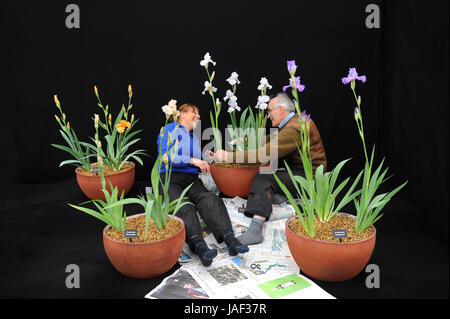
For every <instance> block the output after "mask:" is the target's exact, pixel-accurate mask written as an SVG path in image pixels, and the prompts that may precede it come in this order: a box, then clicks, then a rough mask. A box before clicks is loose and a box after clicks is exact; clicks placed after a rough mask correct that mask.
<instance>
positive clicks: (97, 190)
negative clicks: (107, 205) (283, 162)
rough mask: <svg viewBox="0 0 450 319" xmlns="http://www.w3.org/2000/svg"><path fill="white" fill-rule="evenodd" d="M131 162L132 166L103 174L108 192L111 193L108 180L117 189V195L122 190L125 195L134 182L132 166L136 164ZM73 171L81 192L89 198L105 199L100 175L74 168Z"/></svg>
mask: <svg viewBox="0 0 450 319" xmlns="http://www.w3.org/2000/svg"><path fill="white" fill-rule="evenodd" d="M129 163H131V164H132V167H130V168H128V169H126V170H123V171H120V172H118V173H116V174H111V175H105V186H106V189H107V190H108V192H110V193H111V188H110V186H109V182H111V183H112V184H113V186H116V187H117V188H118V189H119V197H120V195H121V194H122V191H123V192H124V195H126V194H127V193H128V192H129V191H130V189H131V187H133V184H134V172H135V171H134V168H135V167H136V164H134V163H133V162H129ZM75 173H76V175H77V181H78V185H79V186H80V188H81V190H82V191H83V193H84V194H85V195H86V196H87V197H89V198H90V199H101V200H105V195H104V194H103V191H102V183H101V181H100V176H98V175H88V174H86V173H84V172H83V170H82V169H80V168H76V169H75Z"/></svg>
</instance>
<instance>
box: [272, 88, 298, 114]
mask: <svg viewBox="0 0 450 319" xmlns="http://www.w3.org/2000/svg"><path fill="white" fill-rule="evenodd" d="M276 98H277V102H276V103H275V107H279V106H280V107H281V106H282V107H283V108H284V109H285V110H286V111H288V112H295V105H294V102H292V100H291V99H290V98H289V96H288V95H287V94H286V93H282V92H280V93H278V94H277V96H276Z"/></svg>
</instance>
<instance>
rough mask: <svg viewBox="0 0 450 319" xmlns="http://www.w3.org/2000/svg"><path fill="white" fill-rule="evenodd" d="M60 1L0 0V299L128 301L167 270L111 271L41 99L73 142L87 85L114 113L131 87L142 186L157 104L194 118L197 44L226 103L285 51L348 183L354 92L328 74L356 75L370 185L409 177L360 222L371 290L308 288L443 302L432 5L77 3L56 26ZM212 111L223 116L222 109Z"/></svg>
mask: <svg viewBox="0 0 450 319" xmlns="http://www.w3.org/2000/svg"><path fill="white" fill-rule="evenodd" d="M69 3H71V2H69V1H45V2H42V1H41V2H35V1H14V2H8V1H2V2H1V7H0V8H1V9H0V17H1V20H0V23H1V25H0V30H1V51H2V53H3V64H2V79H3V84H2V85H1V87H2V89H1V92H2V104H3V107H2V125H1V128H2V130H1V132H2V138H1V139H0V147H1V149H2V156H1V157H0V158H1V167H2V180H3V183H2V184H3V185H2V192H1V194H2V198H1V204H0V205H1V215H0V229H1V232H0V260H1V263H0V297H1V298H13V299H16V298H124V299H127V298H143V297H144V295H145V294H146V293H147V292H149V291H150V290H152V289H153V288H154V287H156V286H157V285H158V284H159V283H160V282H161V280H162V279H163V278H164V277H165V276H167V275H169V274H170V273H172V272H173V271H174V270H175V269H176V268H178V267H179V266H178V265H177V266H175V267H174V268H173V269H172V270H171V272H169V273H168V274H166V275H164V276H161V277H158V278H153V279H148V280H133V279H128V278H125V277H123V276H121V275H120V274H119V273H117V272H116V271H115V270H114V269H113V267H112V265H111V264H110V263H109V261H108V260H107V257H106V255H105V253H104V250H103V245H102V241H101V230H102V228H103V227H104V225H102V223H101V222H99V221H97V220H95V219H93V218H92V217H90V216H87V215H84V214H82V213H80V212H78V211H74V210H73V209H71V208H70V207H69V206H68V205H67V203H73V204H77V203H81V202H83V201H85V197H84V196H83V194H82V193H81V191H80V190H79V188H78V185H77V184H76V180H75V177H74V172H73V168H71V167H62V168H58V166H59V163H60V162H61V161H62V160H65V159H68V156H67V155H66V154H65V153H63V152H62V151H59V150H57V149H55V148H52V147H51V146H50V143H57V144H63V140H62V138H61V137H60V136H59V133H58V130H57V129H58V127H57V124H56V122H55V120H54V117H53V114H55V113H56V111H57V110H56V107H55V105H54V103H53V95H54V94H57V95H58V97H59V99H60V101H61V103H62V106H63V108H64V110H65V112H66V114H67V116H68V119H69V121H70V123H71V126H72V127H73V128H75V129H76V132H77V134H78V136H79V137H80V139H87V137H88V136H92V135H93V127H92V121H91V120H90V119H91V117H92V115H93V114H94V113H97V112H98V111H99V109H98V107H97V105H96V99H95V96H94V92H93V85H97V86H98V88H99V91H100V94H101V96H102V100H103V102H104V103H105V104H109V106H110V108H111V109H112V110H113V112H114V111H115V112H116V114H117V112H118V111H119V109H120V107H121V105H122V103H126V101H127V86H128V84H132V85H133V91H134V96H133V105H134V108H133V110H134V113H135V114H136V117H137V118H140V122H139V124H138V127H139V128H143V129H144V132H143V134H142V135H141V137H142V140H141V141H140V142H139V143H138V147H139V148H145V149H147V150H148V154H149V155H150V156H149V157H147V158H145V159H144V167H141V166H138V167H137V169H136V183H135V185H134V187H133V190H132V191H131V193H130V196H132V195H136V194H139V193H141V192H143V190H144V187H145V186H146V185H148V184H149V182H148V180H149V176H150V169H149V168H150V167H151V165H152V164H153V161H154V159H155V155H156V135H157V134H158V131H159V129H160V127H161V126H162V124H163V120H164V118H163V113H162V112H161V106H162V105H164V104H166V103H167V102H168V101H169V100H170V99H172V98H174V99H176V100H178V104H179V105H180V104H182V103H185V102H192V103H195V104H197V105H198V106H199V107H200V113H201V116H202V119H203V123H202V126H203V127H205V128H206V127H208V126H209V110H211V99H210V97H209V96H208V95H202V94H201V92H202V91H203V82H204V81H205V80H207V78H206V74H205V71H204V69H203V68H202V67H201V66H200V65H199V62H200V60H201V59H202V58H203V55H204V54H205V53H206V52H210V53H211V55H212V58H213V60H214V61H216V62H217V66H216V67H214V70H215V71H216V80H215V86H216V87H217V88H218V93H217V97H220V98H223V96H225V91H226V89H228V84H227V83H226V81H225V80H226V78H228V76H229V75H230V74H231V72H232V71H236V72H238V73H239V79H240V81H241V82H242V84H240V85H239V86H238V91H237V96H238V101H239V102H240V103H242V105H251V106H254V105H255V104H256V100H257V96H258V91H257V90H256V88H257V86H258V84H259V79H260V78H261V77H262V76H266V77H267V78H268V80H269V82H270V84H271V85H272V86H273V89H272V91H271V92H270V93H276V92H278V91H280V90H281V88H282V86H283V85H286V84H288V73H287V70H286V60H288V59H295V60H296V61H297V65H298V66H299V69H298V73H299V74H300V76H301V81H302V83H303V84H305V85H306V90H305V91H304V92H303V93H302V94H301V100H302V104H303V108H304V109H306V110H307V111H308V113H311V116H312V118H313V119H314V121H315V123H316V124H317V126H318V128H319V130H320V133H321V136H322V140H323V142H324V144H325V148H326V152H327V157H328V163H329V164H328V166H329V167H330V168H332V167H334V166H335V165H336V164H337V163H338V162H339V161H341V160H343V159H346V158H352V160H351V161H350V162H349V163H348V164H347V165H346V167H345V168H344V170H343V172H342V175H341V176H356V174H357V172H359V170H360V169H361V168H362V167H363V163H364V158H363V152H362V147H361V142H360V139H359V136H358V134H357V129H356V125H355V122H354V119H353V108H354V106H355V105H354V99H353V96H352V93H351V91H350V89H349V87H347V86H344V85H342V84H341V82H340V78H341V77H343V76H346V75H347V72H348V68H349V67H356V68H357V70H358V71H359V73H360V74H365V75H366V76H367V79H368V80H367V82H366V83H365V84H360V83H358V85H357V90H358V93H359V94H360V95H361V96H362V99H363V110H364V112H365V113H364V116H365V123H364V124H365V130H366V140H367V145H373V144H375V145H376V154H377V159H376V160H377V163H379V162H380V160H381V159H382V158H385V163H386V166H388V167H389V172H390V173H391V174H392V175H393V177H392V178H391V179H390V180H389V181H388V182H387V183H386V185H384V188H386V190H389V189H393V187H395V186H397V185H400V183H402V182H403V181H405V180H408V181H409V183H408V185H407V186H406V187H405V188H404V190H402V191H401V192H400V193H399V194H398V195H397V196H396V197H395V198H394V199H393V200H392V201H391V202H390V203H389V204H388V205H387V206H386V207H385V209H384V210H383V211H384V217H383V218H382V219H381V220H380V221H379V222H377V223H376V225H375V226H376V227H377V233H378V234H377V243H376V246H375V251H374V253H373V256H372V258H371V260H370V262H369V263H374V264H377V265H378V266H379V267H380V271H381V288H379V289H368V288H366V286H365V284H364V282H365V278H366V275H367V274H366V273H364V272H362V273H361V274H360V275H358V276H357V277H356V278H354V279H353V280H351V281H349V282H346V283H325V282H319V281H316V282H317V283H318V284H319V285H320V286H321V287H323V288H324V289H326V290H327V291H328V292H330V293H331V294H333V295H334V296H336V297H337V298H347V299H348V298H368V299H372V298H377V299H378V298H448V211H449V209H448V208H449V207H448V190H449V189H448V107H449V103H448V84H449V83H448V1H414V0H409V1H359V0H354V1H345V2H342V1H296V2H290V3H288V2H279V1H272V2H261V1H258V2H250V1H236V2H233V1H227V2H225V1H223V2H214V3H211V2H187V1H185V2H180V3H173V2H170V1H163V2H160V1H159V2H156V1H152V2H150V1H148V2H143V1H117V2H112V1H77V2H76V3H77V4H78V5H79V7H80V11H81V28H80V29H67V28H66V27H65V19H66V16H67V13H65V7H66V6H67V5H68V4H69ZM370 3H375V4H378V5H379V6H380V9H381V14H382V23H381V28H380V29H368V28H366V27H365V19H366V16H367V15H368V13H366V12H365V8H366V6H367V5H368V4H370ZM221 120H222V123H227V122H228V114H227V113H226V111H224V112H223V114H222V117H221ZM205 142H206V141H203V143H205ZM369 147H370V146H369ZM128 211H129V214H133V213H139V212H140V210H139V208H138V207H130V208H129V210H128ZM347 211H349V212H353V211H352V207H348V208H347ZM72 263H75V264H78V265H79V266H80V270H81V288H80V289H67V288H66V286H65V278H66V276H67V274H66V273H65V267H66V265H68V264H72Z"/></svg>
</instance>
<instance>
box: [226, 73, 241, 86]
mask: <svg viewBox="0 0 450 319" xmlns="http://www.w3.org/2000/svg"><path fill="white" fill-rule="evenodd" d="M238 77H239V74H237V73H236V72H233V73H231V76H230V77H229V78H228V79H227V81H228V83H230V85H236V84H239V83H241V82H239V80H238Z"/></svg>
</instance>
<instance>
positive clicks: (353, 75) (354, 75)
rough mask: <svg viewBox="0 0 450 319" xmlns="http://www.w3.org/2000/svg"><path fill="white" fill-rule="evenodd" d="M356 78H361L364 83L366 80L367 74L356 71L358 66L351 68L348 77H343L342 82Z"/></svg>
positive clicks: (345, 82)
mask: <svg viewBox="0 0 450 319" xmlns="http://www.w3.org/2000/svg"><path fill="white" fill-rule="evenodd" d="M355 80H359V81H361V82H362V83H364V82H366V76H365V75H361V76H359V75H358V72H356V68H350V70H349V71H348V75H347V77H343V78H342V83H344V84H348V83H350V82H352V81H355Z"/></svg>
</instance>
